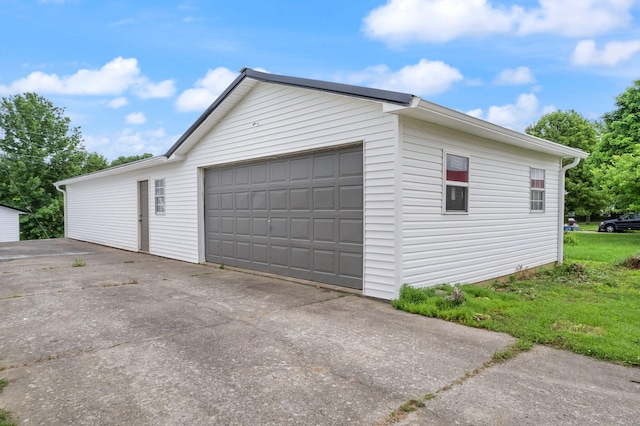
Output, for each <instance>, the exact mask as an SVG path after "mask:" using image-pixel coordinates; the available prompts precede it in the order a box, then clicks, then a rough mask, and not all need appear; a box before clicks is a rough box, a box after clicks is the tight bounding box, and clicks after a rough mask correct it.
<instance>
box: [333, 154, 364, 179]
mask: <svg viewBox="0 0 640 426" xmlns="http://www.w3.org/2000/svg"><path fill="white" fill-rule="evenodd" d="M362 166H363V161H362V151H359V152H344V153H341V154H340V166H339V167H340V168H339V170H340V177H351V176H356V177H359V176H362Z"/></svg>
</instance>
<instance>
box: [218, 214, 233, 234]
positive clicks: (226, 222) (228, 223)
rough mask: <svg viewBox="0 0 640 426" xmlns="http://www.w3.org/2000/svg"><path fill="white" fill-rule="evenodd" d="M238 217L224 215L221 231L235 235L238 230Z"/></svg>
mask: <svg viewBox="0 0 640 426" xmlns="http://www.w3.org/2000/svg"><path fill="white" fill-rule="evenodd" d="M235 225H236V218H235V217H233V216H223V217H222V222H221V226H220V232H222V233H223V234H228V235H233V234H235V230H236V226H235Z"/></svg>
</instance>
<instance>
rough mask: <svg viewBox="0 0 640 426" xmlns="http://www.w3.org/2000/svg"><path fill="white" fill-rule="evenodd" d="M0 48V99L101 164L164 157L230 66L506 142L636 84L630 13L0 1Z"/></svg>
mask: <svg viewBox="0 0 640 426" xmlns="http://www.w3.org/2000/svg"><path fill="white" fill-rule="evenodd" d="M0 38H1V40H2V45H1V46H2V48H0V64H2V65H1V66H0V96H3V97H5V96H9V95H13V94H17V93H22V92H26V91H32V92H36V93H39V94H41V95H42V96H45V97H46V98H48V99H49V100H51V101H52V102H53V103H54V104H55V105H56V106H60V107H63V108H65V110H66V114H67V115H68V116H69V117H70V118H71V120H72V125H73V126H79V127H80V128H81V131H82V134H83V136H84V140H85V146H86V148H87V149H88V150H89V151H96V152H99V153H101V154H103V155H105V156H106V157H107V158H109V159H114V158H116V157H118V156H120V155H132V154H139V153H143V152H151V153H153V154H162V153H164V152H165V151H166V150H167V149H168V148H169V147H170V146H171V145H172V144H173V143H174V142H175V141H176V139H177V138H178V137H179V136H180V135H181V134H182V133H184V131H186V129H187V128H188V127H189V126H190V125H191V123H193V121H195V119H196V118H197V117H198V116H199V115H200V114H201V113H202V112H203V111H204V110H205V109H206V107H207V106H208V105H209V104H210V103H211V102H212V101H213V100H214V99H215V98H216V97H217V95H218V94H219V93H220V92H221V91H222V90H223V89H224V88H226V86H227V85H228V84H229V83H230V82H231V81H232V80H233V78H235V77H236V76H237V74H238V72H239V71H240V69H242V68H244V67H249V68H254V69H258V70H262V71H267V72H271V73H276V74H284V75H290V76H296V77H305V78H315V79H321V80H328V81H335V82H342V83H349V84H357V85H362V86H370V87H378V88H384V89H390V90H397V91H402V92H408V93H411V94H414V95H417V96H421V97H423V98H424V99H427V100H429V101H432V102H435V103H438V104H441V105H444V106H446V107H449V108H453V109H456V110H459V111H462V112H466V113H469V114H471V115H474V116H477V117H480V118H483V119H485V120H488V121H491V122H494V123H497V124H500V125H503V126H505V127H509V128H512V129H514V130H518V131H523V130H524V128H525V127H526V126H527V125H528V124H531V123H534V122H535V121H536V120H537V119H539V118H540V116H542V114H544V113H546V112H550V111H553V110H555V109H562V110H566V109H575V110H576V111H578V112H579V113H581V114H583V115H584V116H586V117H588V118H599V117H600V116H601V115H602V114H603V113H605V112H608V111H611V110H612V109H613V108H614V102H615V99H614V98H615V96H617V95H618V94H620V93H622V92H623V91H624V90H625V88H626V87H628V86H630V85H631V83H632V81H633V80H635V79H638V78H640V0H535V1H534V0H530V1H524V0H520V1H499V0H496V1H488V0H388V1H385V0H376V1H374V0H359V1H344V0H340V1H338V0H323V1H315V0H306V1H300V0H295V1H294V0H285V1H277V0H274V1H271V2H265V1H253V0H245V1H242V2H228V1H225V2H223V1H205V0H182V1H165V0H155V1H147V0H137V1H121V0H110V1H96V0H91V1H90V0H40V1H38V0H0Z"/></svg>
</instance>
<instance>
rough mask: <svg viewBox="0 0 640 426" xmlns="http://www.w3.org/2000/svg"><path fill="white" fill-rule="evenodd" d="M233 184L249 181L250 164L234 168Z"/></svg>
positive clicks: (245, 183) (242, 183)
mask: <svg viewBox="0 0 640 426" xmlns="http://www.w3.org/2000/svg"><path fill="white" fill-rule="evenodd" d="M234 183H235V186H239V185H248V184H249V183H251V166H245V167H237V168H236V169H235V182H234Z"/></svg>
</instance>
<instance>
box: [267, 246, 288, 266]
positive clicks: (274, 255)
mask: <svg viewBox="0 0 640 426" xmlns="http://www.w3.org/2000/svg"><path fill="white" fill-rule="evenodd" d="M269 254H270V255H271V258H270V260H271V264H272V265H274V266H282V267H287V266H289V250H288V247H287V246H284V245H282V246H281V245H277V244H271V246H270V247H269Z"/></svg>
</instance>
